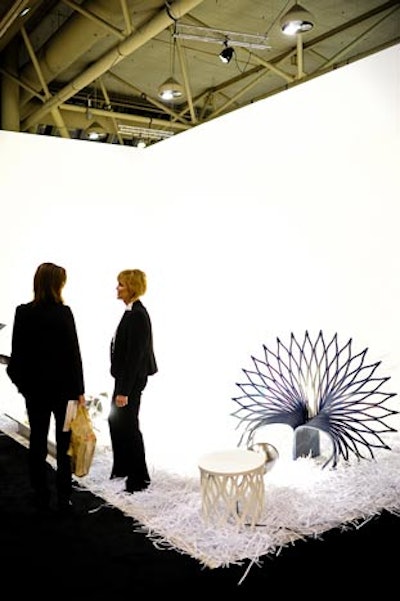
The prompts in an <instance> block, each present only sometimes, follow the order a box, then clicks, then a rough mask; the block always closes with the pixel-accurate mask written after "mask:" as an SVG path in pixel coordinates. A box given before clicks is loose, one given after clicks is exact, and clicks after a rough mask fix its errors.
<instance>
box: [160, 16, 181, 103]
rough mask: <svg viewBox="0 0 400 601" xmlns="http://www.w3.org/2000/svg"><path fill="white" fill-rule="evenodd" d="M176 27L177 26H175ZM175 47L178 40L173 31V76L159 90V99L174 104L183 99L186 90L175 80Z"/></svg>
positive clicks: (171, 55)
mask: <svg viewBox="0 0 400 601" xmlns="http://www.w3.org/2000/svg"><path fill="white" fill-rule="evenodd" d="M175 27H176V25H175ZM175 45H176V40H175V37H174V32H173V31H172V30H171V42H170V63H171V75H170V77H168V79H166V81H164V83H162V84H161V85H160V87H159V88H158V97H159V98H161V100H164V101H167V102H168V101H169V102H174V101H176V100H179V98H182V96H183V93H184V90H183V86H182V84H180V83H179V82H178V81H177V80H176V79H175V50H176V48H175Z"/></svg>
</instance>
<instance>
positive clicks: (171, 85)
mask: <svg viewBox="0 0 400 601" xmlns="http://www.w3.org/2000/svg"><path fill="white" fill-rule="evenodd" d="M158 96H159V97H160V98H161V100H171V101H173V100H178V99H179V98H181V97H182V96H183V86H182V84H180V83H179V82H178V81H176V79H174V78H173V77H168V79H167V80H166V81H164V83H162V84H161V85H160V87H159V88H158Z"/></svg>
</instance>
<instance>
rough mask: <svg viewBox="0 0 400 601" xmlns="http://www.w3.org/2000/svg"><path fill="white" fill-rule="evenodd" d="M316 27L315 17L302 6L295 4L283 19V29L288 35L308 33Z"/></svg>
mask: <svg viewBox="0 0 400 601" xmlns="http://www.w3.org/2000/svg"><path fill="white" fill-rule="evenodd" d="M313 27H314V21H313V16H312V14H311V13H309V12H308V10H306V9H305V8H303V7H302V6H300V4H295V5H294V6H292V8H291V9H290V10H289V11H288V12H287V13H286V14H285V15H284V16H283V17H282V19H281V29H282V32H283V33H284V34H286V35H296V34H297V33H306V32H307V31H310V30H311V29H312V28H313Z"/></svg>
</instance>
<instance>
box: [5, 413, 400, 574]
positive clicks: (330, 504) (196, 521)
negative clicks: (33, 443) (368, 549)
mask: <svg viewBox="0 0 400 601" xmlns="http://www.w3.org/2000/svg"><path fill="white" fill-rule="evenodd" d="M0 429H1V430H2V431H3V432H5V433H6V434H8V435H9V436H12V437H13V438H15V439H16V440H18V441H19V442H20V443H21V444H24V445H25V446H27V440H26V439H25V438H24V437H22V436H21V435H20V434H19V433H18V431H17V424H16V423H15V422H14V421H13V420H11V419H9V418H8V417H7V416H0ZM387 442H388V444H389V446H390V447H391V450H390V451H388V450H378V452H377V453H376V455H375V459H372V460H367V459H363V460H361V461H357V460H354V461H350V462H344V461H342V462H339V464H338V466H337V467H336V468H324V469H322V467H321V461H319V460H318V459H311V458H299V459H297V460H296V461H289V460H278V461H277V463H276V465H275V466H274V467H273V469H272V470H271V471H270V472H268V473H267V474H266V475H265V507H264V511H263V514H262V516H261V518H260V520H259V522H258V524H257V525H256V527H255V528H250V527H247V526H242V527H240V528H238V527H237V526H235V525H234V524H230V523H227V524H226V525H223V526H219V527H218V528H216V527H215V526H213V525H212V524H211V525H210V524H207V523H206V522H205V520H204V519H203V515H202V509H201V492H200V478H199V477H198V478H197V477H187V476H182V475H179V474H174V473H169V472H166V471H161V470H157V469H155V470H154V471H153V473H152V482H151V485H150V487H149V488H148V489H147V490H145V491H143V492H139V493H135V494H134V495H130V494H128V493H125V492H123V488H124V481H123V480H118V479H115V480H110V479H109V476H110V470H111V450H110V448H109V447H107V446H103V447H101V446H98V447H97V448H96V452H95V456H94V460H93V464H92V467H91V470H90V474H89V475H87V476H85V477H83V478H76V482H77V483H78V484H79V485H80V486H82V487H85V488H87V489H89V490H90V491H92V492H93V493H94V494H96V495H98V496H99V497H101V498H102V499H104V501H105V503H106V504H111V505H113V506H116V507H118V508H119V509H120V510H121V511H122V512H123V513H124V514H126V515H128V516H131V517H132V518H134V520H135V522H134V525H133V528H134V529H135V531H138V530H139V531H142V532H143V533H145V534H146V536H148V537H149V538H150V539H151V540H152V542H153V544H154V545H155V546H156V547H159V548H163V549H174V550H175V551H178V552H180V553H183V554H188V555H190V556H192V557H193V558H195V559H197V560H198V561H199V562H200V563H201V564H203V565H204V566H207V567H208V568H217V567H226V566H229V565H230V564H239V565H243V563H244V562H245V561H246V562H250V563H249V567H250V566H251V565H252V564H261V563H262V561H263V556H266V555H268V554H279V552H280V550H281V549H282V548H283V547H285V546H287V545H291V544H293V543H294V542H295V541H296V540H299V539H306V538H309V537H313V538H316V537H318V538H323V533H324V532H327V531H329V530H331V529H332V528H341V529H347V528H360V527H362V526H363V524H365V523H366V522H368V521H369V520H370V519H371V518H372V517H374V516H376V515H378V514H380V513H381V512H382V511H383V510H386V511H389V512H391V513H394V514H396V515H397V514H398V515H400V436H399V434H398V433H397V432H396V433H394V434H391V435H390V437H388V439H387ZM49 462H50V463H53V464H54V459H52V457H51V456H49ZM77 490H79V487H77Z"/></svg>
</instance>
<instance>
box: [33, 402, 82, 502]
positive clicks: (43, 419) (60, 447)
mask: <svg viewBox="0 0 400 601" xmlns="http://www.w3.org/2000/svg"><path fill="white" fill-rule="evenodd" d="M25 403H26V410H27V413H28V419H29V426H30V430H31V432H30V438H29V454H28V461H29V475H30V480H31V485H32V488H33V489H34V491H35V492H36V495H37V498H38V501H39V502H42V503H47V502H49V499H50V488H49V482H48V468H47V464H46V459H47V454H48V436H49V429H50V419H51V415H52V414H53V415H54V420H55V436H56V447H57V471H56V488H57V495H58V501H59V502H65V501H66V500H68V499H69V498H70V496H71V491H72V471H71V457H70V456H69V455H68V448H69V443H70V439H71V433H70V432H63V427H64V420H65V412H66V408H67V403H68V400H65V399H54V398H51V399H48V398H44V397H43V396H40V397H39V396H38V397H29V398H26V399H25Z"/></svg>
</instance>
